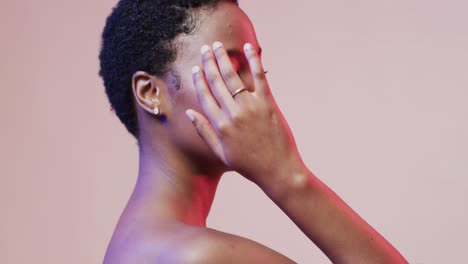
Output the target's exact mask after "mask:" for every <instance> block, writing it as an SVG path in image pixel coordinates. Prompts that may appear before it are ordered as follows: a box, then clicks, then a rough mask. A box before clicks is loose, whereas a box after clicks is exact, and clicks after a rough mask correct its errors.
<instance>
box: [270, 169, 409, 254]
mask: <svg viewBox="0 0 468 264" xmlns="http://www.w3.org/2000/svg"><path fill="white" fill-rule="evenodd" d="M283 176H284V175H283ZM271 182H272V184H273V182H274V181H271ZM274 184H275V185H276V186H263V187H264V188H262V189H263V190H264V191H265V193H266V194H267V195H268V196H269V197H270V198H271V199H272V200H273V201H274V202H275V203H276V204H277V205H278V206H279V207H280V208H281V209H282V210H283V211H284V212H285V213H286V214H287V215H288V216H289V218H291V220H292V221H294V223H296V225H297V226H298V227H299V228H300V229H301V230H302V231H303V232H304V234H305V235H306V236H307V237H309V239H310V240H312V241H313V242H314V243H315V244H316V245H317V246H318V247H319V248H320V249H321V250H322V251H323V252H324V253H325V254H326V255H327V256H328V257H329V258H330V260H331V261H332V262H333V263H407V261H406V260H405V259H404V258H403V257H402V256H401V255H400V253H399V252H398V251H397V250H396V249H395V248H394V247H393V246H392V245H391V244H390V243H388V242H387V241H386V240H385V239H384V238H383V237H382V236H381V235H380V234H379V233H378V232H377V231H375V230H374V229H373V228H372V227H371V226H370V225H369V224H367V223H366V222H365V221H364V220H363V219H362V218H361V217H360V216H359V215H358V214H357V213H356V212H354V211H353V210H352V209H351V208H350V207H349V206H348V205H347V204H346V203H345V202H344V201H343V200H342V199H340V197H338V196H337V195H336V194H335V193H334V192H333V191H332V190H331V189H330V188H329V187H328V186H326V185H325V184H324V183H323V182H321V181H320V180H319V179H318V178H317V177H316V176H315V175H314V174H313V173H312V172H310V171H309V170H308V169H307V168H306V167H304V166H301V168H300V169H295V172H290V175H288V177H284V180H282V181H276V183H274Z"/></svg>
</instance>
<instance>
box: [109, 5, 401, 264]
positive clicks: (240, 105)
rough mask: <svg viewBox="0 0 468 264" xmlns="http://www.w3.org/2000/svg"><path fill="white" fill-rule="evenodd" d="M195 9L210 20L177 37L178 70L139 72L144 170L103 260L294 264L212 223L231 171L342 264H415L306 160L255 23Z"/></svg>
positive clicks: (237, 12)
mask: <svg viewBox="0 0 468 264" xmlns="http://www.w3.org/2000/svg"><path fill="white" fill-rule="evenodd" d="M196 12H200V14H201V17H202V20H201V24H200V26H199V27H198V29H197V30H196V32H195V33H194V34H193V35H190V36H181V37H180V38H179V39H178V40H177V41H178V44H179V54H178V56H177V59H176V60H175V61H174V62H173V63H172V65H171V68H172V72H170V73H168V74H166V75H165V76H162V77H156V76H152V75H149V74H148V73H146V72H136V73H135V74H134V76H133V83H132V89H133V93H134V96H135V101H136V102H137V111H138V118H139V125H140V131H141V134H140V138H139V143H140V144H139V145H140V153H139V154H140V162H139V174H138V180H137V183H136V185H135V188H134V190H133V193H132V195H131V197H130V199H129V201H128V203H127V206H126V208H125V210H124V212H123V213H122V215H121V217H120V219H119V222H118V224H117V227H116V229H115V231H114V234H113V237H112V239H111V242H110V244H109V247H108V249H107V252H106V256H105V259H104V263H273V264H274V263H295V262H294V261H292V260H291V259H289V258H287V257H286V256H283V255H282V254H280V253H278V252H276V251H274V250H273V249H270V248H268V247H266V246H264V245H261V244H259V243H257V242H255V241H252V240H249V239H247V238H243V237H240V236H236V235H232V234H228V233H224V232H220V231H217V230H214V229H211V228H207V227H206V218H207V216H208V213H209V211H210V207H211V205H212V202H213V199H214V196H215V192H216V187H217V185H218V182H219V180H220V177H221V176H222V174H223V173H224V172H226V171H229V170H234V171H236V172H238V173H239V174H240V175H242V176H244V177H245V178H247V179H249V180H250V181H252V182H253V183H255V184H257V185H258V186H259V187H260V188H261V189H262V190H263V191H264V192H265V194H267V195H268V196H269V197H270V198H271V199H272V201H273V202H275V203H276V204H277V205H278V206H279V207H280V208H281V209H282V210H283V211H284V212H285V213H286V214H287V215H288V216H289V217H290V218H291V219H292V220H293V221H294V222H295V223H296V224H297V225H298V227H299V228H301V230H302V231H303V232H304V233H305V234H306V235H307V236H308V237H309V238H310V239H311V241H312V242H314V243H315V244H316V245H317V246H319V248H321V249H322V251H323V252H324V253H325V254H326V255H327V256H328V257H329V258H330V259H331V260H332V261H333V262H334V263H406V262H405V260H404V259H403V257H401V255H399V253H398V252H397V251H396V250H395V249H394V248H393V247H392V246H391V245H390V244H389V243H388V242H387V241H386V240H385V239H384V238H383V237H381V236H380V235H379V234H378V233H377V232H376V231H375V230H373V229H372V228H371V227H370V226H369V225H368V224H367V223H365V222H364V220H362V219H361V218H360V217H359V216H358V215H357V214H356V213H355V212H354V211H352V209H351V208H349V207H348V206H347V205H346V204H345V203H344V202H343V201H342V200H341V199H339V197H338V196H336V194H334V193H333V192H332V191H331V190H330V189H329V188H328V187H327V186H325V185H324V184H323V183H322V182H321V181H319V180H318V178H316V177H315V175H313V174H312V173H311V172H310V171H309V170H308V169H307V167H306V166H305V165H304V163H303V162H302V160H301V157H300V155H299V153H298V151H297V147H296V144H295V142H294V138H293V136H292V134H291V131H290V129H289V127H288V125H287V123H286V121H285V120H284V117H283V116H282V114H281V112H280V111H279V109H278V107H277V105H276V103H275V101H274V98H273V96H272V94H271V92H270V88H269V85H268V82H267V80H266V77H265V74H264V69H263V67H262V65H261V58H260V54H259V53H260V50H261V48H260V46H259V43H258V41H257V38H256V35H255V31H254V29H253V27H252V24H251V22H250V20H249V18H248V17H247V15H246V14H245V13H244V12H243V11H242V10H241V9H240V8H239V7H238V6H236V5H234V4H232V3H228V2H221V3H219V4H218V5H217V6H216V7H215V8H214V9H213V10H211V11H206V10H205V11H201V10H199V11H196ZM246 43H249V44H247V45H245V44H246ZM194 66H195V67H194ZM174 76H177V77H174ZM177 79H178V81H177ZM177 82H179V84H180V87H177V85H175V83H177ZM241 87H245V88H246V89H247V90H246V91H243V92H241V93H239V94H237V95H236V96H235V97H233V96H232V95H231V93H232V92H233V91H235V90H237V89H238V88H241ZM156 106H158V107H159V109H160V111H161V113H162V115H163V116H164V118H162V116H161V115H159V116H155V115H154V113H153V109H154V107H156ZM187 117H189V118H187ZM331 219H333V221H330V220H331ZM330 223H332V224H330Z"/></svg>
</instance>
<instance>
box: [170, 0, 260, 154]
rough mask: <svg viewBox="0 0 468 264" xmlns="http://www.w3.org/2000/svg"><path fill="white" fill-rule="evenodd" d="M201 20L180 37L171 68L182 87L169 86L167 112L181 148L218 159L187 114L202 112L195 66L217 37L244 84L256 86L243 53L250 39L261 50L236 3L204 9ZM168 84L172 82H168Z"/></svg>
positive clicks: (173, 139) (171, 129)
mask: <svg viewBox="0 0 468 264" xmlns="http://www.w3.org/2000/svg"><path fill="white" fill-rule="evenodd" d="M200 18H201V24H199V26H198V27H197V29H196V30H195V32H194V34H192V35H190V36H185V35H184V36H183V37H181V38H180V41H181V42H180V43H181V44H182V45H180V46H179V48H178V51H179V52H178V55H177V59H176V61H175V62H174V63H173V64H172V70H173V71H175V72H176V74H177V75H178V76H179V77H180V89H177V90H176V89H174V88H173V87H172V88H168V89H167V91H168V92H169V93H170V95H169V97H168V98H167V99H170V100H167V101H166V102H164V104H165V107H169V109H170V111H169V113H168V114H167V121H168V122H167V124H166V126H165V128H166V129H168V131H167V132H168V135H170V137H171V138H172V141H173V142H174V143H175V144H176V145H177V147H178V148H180V149H182V150H184V151H185V152H188V153H191V154H194V155H196V156H197V157H200V158H202V159H204V160H207V161H213V159H217V158H216V157H215V156H214V154H213V153H212V152H211V150H210V149H209V147H208V146H207V145H206V144H205V143H204V142H203V140H202V139H201V138H200V137H199V135H198V134H197V132H196V130H195V128H194V126H193V125H192V123H191V122H190V121H189V119H188V118H187V117H186V115H185V111H186V110H187V109H189V108H191V109H194V110H196V111H198V112H199V113H202V114H203V111H202V109H201V106H200V104H199V102H198V99H197V94H196V92H195V86H194V84H193V81H192V67H193V66H195V65H199V66H201V55H200V48H201V47H202V46H203V45H210V46H211V45H212V44H213V42H215V41H220V42H222V43H223V45H224V47H225V48H226V50H228V53H230V58H231V62H232V64H233V66H234V69H235V70H236V71H237V72H238V74H239V76H240V77H241V79H242V81H243V82H244V85H245V87H246V88H248V89H249V90H253V89H254V88H253V87H252V76H251V73H250V69H249V66H248V62H247V60H246V58H245V56H244V52H243V46H244V44H245V43H246V42H249V43H251V44H252V45H253V46H254V48H256V49H257V51H259V50H260V47H259V44H258V42H257V37H256V35H255V31H254V29H253V26H252V24H251V22H250V20H249V18H248V17H247V15H246V14H245V13H244V12H243V11H242V10H241V9H240V8H239V7H238V6H237V5H235V4H232V3H229V2H220V3H219V4H218V5H217V7H216V8H215V9H214V11H212V12H209V11H201V16H200ZM167 85H168V87H169V86H170V82H167Z"/></svg>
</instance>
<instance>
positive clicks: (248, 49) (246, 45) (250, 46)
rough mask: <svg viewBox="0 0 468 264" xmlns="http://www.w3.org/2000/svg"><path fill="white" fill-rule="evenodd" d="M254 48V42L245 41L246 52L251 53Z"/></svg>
mask: <svg viewBox="0 0 468 264" xmlns="http://www.w3.org/2000/svg"><path fill="white" fill-rule="evenodd" d="M252 50H253V46H252V44H250V43H245V45H244V51H245V52H246V53H250V52H252Z"/></svg>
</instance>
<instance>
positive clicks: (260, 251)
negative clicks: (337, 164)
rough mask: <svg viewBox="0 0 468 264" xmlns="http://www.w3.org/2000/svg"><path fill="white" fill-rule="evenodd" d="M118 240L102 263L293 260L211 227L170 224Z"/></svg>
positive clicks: (281, 263)
mask: <svg viewBox="0 0 468 264" xmlns="http://www.w3.org/2000/svg"><path fill="white" fill-rule="evenodd" d="M121 241H122V242H121V243H116V244H118V245H117V246H113V247H112V248H111V249H109V250H108V252H107V254H106V257H105V259H104V262H103V263H104V264H127V263H132V264H134V263H151V264H159V263H161V264H180V263H184V264H201V263H203V264H211V263H216V264H218V263H226V264H229V263H270V264H293V263H296V262H294V261H293V260H291V259H289V258H287V257H286V256H284V255H282V254H281V253H279V252H277V251H275V250H273V249H271V248H269V247H266V246H264V245H262V244H260V243H258V242H255V241H253V240H251V239H248V238H244V237H241V236H237V235H233V234H229V233H225V232H221V231H218V230H215V229H212V228H204V227H196V226H187V225H179V224H174V225H168V226H165V227H164V228H158V229H157V230H155V229H151V230H146V231H145V232H144V235H141V233H140V235H131V236H129V237H125V239H122V240H121Z"/></svg>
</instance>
